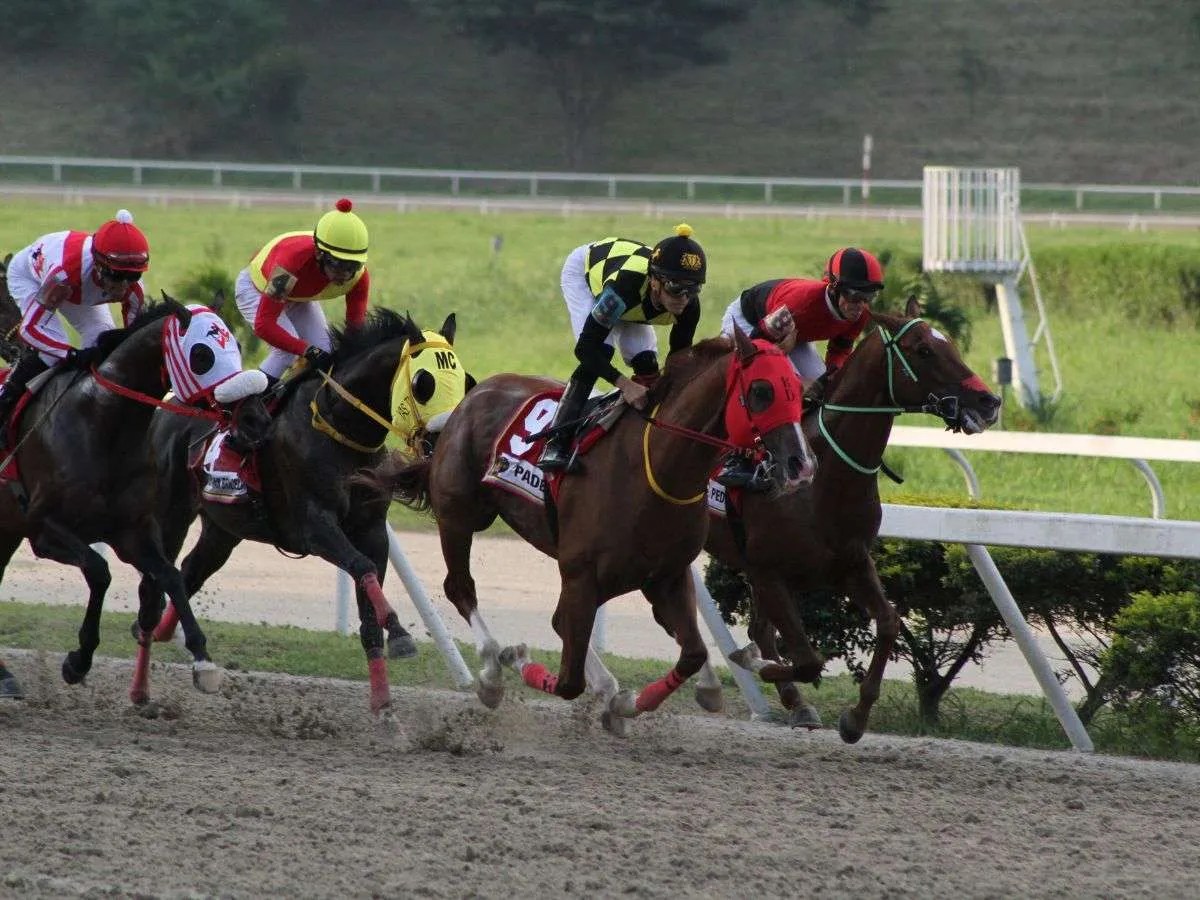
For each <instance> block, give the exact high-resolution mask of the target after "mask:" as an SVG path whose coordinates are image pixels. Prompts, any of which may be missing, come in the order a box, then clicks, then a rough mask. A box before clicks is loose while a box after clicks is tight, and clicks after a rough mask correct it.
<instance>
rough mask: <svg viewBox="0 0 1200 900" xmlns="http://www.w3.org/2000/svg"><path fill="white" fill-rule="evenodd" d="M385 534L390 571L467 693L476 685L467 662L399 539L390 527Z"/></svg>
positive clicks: (456, 681) (455, 679)
mask: <svg viewBox="0 0 1200 900" xmlns="http://www.w3.org/2000/svg"><path fill="white" fill-rule="evenodd" d="M387 530H388V558H389V559H390V560H391V562H392V568H393V569H395V570H396V574H397V575H399V576H400V580H401V581H402V582H404V589H405V590H406V591H408V596H409V597H411V598H412V602H413V605H414V606H415V607H416V608H417V612H418V613H420V614H421V620H422V621H423V622H424V623H425V628H426V629H427V630H428V631H429V634H430V636H431V637H432V638H433V642H434V643H435V644H436V645H437V648H438V650H440V651H441V653H442V656H443V657H445V659H446V665H448V666H449V667H450V674H451V675H452V676H453V677H454V683H455V684H456V685H457V686H458V688H459V690H466V689H467V688H469V687H470V686H471V685H472V684H474V683H475V679H474V677H473V676H472V675H471V670H470V669H468V668H467V664H466V662H465V661H464V660H463V658H462V653H460V652H459V650H458V645H457V644H456V643H454V640H453V639H452V638H451V637H450V632H449V631H447V630H446V623H445V622H443V621H442V617H441V616H440V615H438V611H437V610H436V609H435V608H434V606H433V604H432V603H431V602H430V600H429V595H428V594H426V593H425V588H424V586H423V585H422V584H421V579H420V578H418V577H417V573H416V572H415V571H413V567H412V565H411V564H410V563H409V561H408V557H406V556H405V555H404V548H402V547H401V546H400V539H399V538H397V537H396V532H394V531H393V530H392V526H391V525H388V526H387Z"/></svg>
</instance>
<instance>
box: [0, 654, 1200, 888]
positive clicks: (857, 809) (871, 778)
mask: <svg viewBox="0 0 1200 900" xmlns="http://www.w3.org/2000/svg"><path fill="white" fill-rule="evenodd" d="M10 661H11V663H12V664H13V666H14V668H16V669H17V670H18V671H19V672H20V673H21V674H22V677H23V678H24V680H25V682H26V687H27V688H28V689H29V691H30V695H31V696H30V699H29V700H28V701H27V702H25V703H13V702H8V703H5V704H3V705H0V747H2V748H3V752H0V809H3V812H4V819H3V821H4V827H3V839H2V840H0V895H3V896H14V897H16V896H19V897H32V898H43V897H44V898H50V897H55V898H57V897H72V896H89V897H94V896H121V897H125V896H131V895H136V896H139V897H151V896H155V897H157V896H162V897H209V896H221V897H258V896H264V895H271V896H287V897H318V896H352V897H360V896H361V897H365V896H371V895H382V896H427V897H463V896H497V895H500V894H502V893H505V894H508V893H514V894H516V895H517V896H532V897H537V896H562V895H568V894H570V895H588V896H596V895H598V896H617V895H633V896H654V897H679V896H729V897H733V896H737V897H752V896H796V895H800V894H804V895H809V896H818V897H820V896H845V895H854V896H865V897H881V896H889V897H892V896H913V897H996V896H1055V897H1096V896H1107V897H1111V896H1146V897H1151V896H1153V897H1168V896H1169V897H1192V896H1195V891H1196V877H1197V874H1198V871H1197V863H1196V847H1197V846H1200V790H1198V789H1200V767H1192V766H1184V765H1178V764H1153V763H1138V762H1134V761H1130V760H1119V759H1107V758H1089V757H1083V756H1079V755H1075V754H1071V753H1049V752H1036V751H1017V750H1008V749H1001V748H996V747H985V746H978V745H970V744H956V743H949V742H940V741H933V740H911V739H897V738H890V737H883V736H879V735H868V736H867V737H866V738H865V739H864V740H863V742H862V743H861V744H859V745H857V746H845V745H843V744H841V743H840V741H839V740H838V739H837V737H836V735H835V734H833V733H831V732H816V733H813V734H807V733H801V732H792V731H788V730H785V729H780V728H778V727H774V726H768V725H760V724H753V723H738V722H731V721H728V720H724V719H713V718H701V717H699V716H696V717H692V716H659V717H646V718H643V719H641V720H638V721H636V722H634V723H633V725H632V726H631V729H630V736H629V737H628V738H626V739H624V740H618V739H613V738H611V737H609V736H608V735H607V734H606V733H605V732H603V731H602V730H600V728H599V726H598V725H595V724H594V717H593V714H592V713H593V712H594V711H589V710H587V709H586V708H585V707H582V706H580V705H578V704H567V703H563V702H561V701H553V700H545V701H543V700H534V699H532V695H531V694H529V693H527V692H526V691H525V690H524V689H523V688H522V689H519V690H518V689H514V688H512V687H511V683H510V692H509V699H507V700H506V701H505V703H504V704H503V705H502V706H501V708H500V709H499V710H497V711H496V712H488V711H485V710H484V709H482V707H480V706H479V705H478V703H477V702H476V701H475V700H474V698H473V697H470V696H463V695H457V694H451V693H439V692H428V691H399V692H397V696H396V721H397V722H398V723H399V724H398V726H394V727H392V728H388V727H386V726H380V725H376V724H374V723H373V722H372V721H371V719H370V716H369V715H368V714H367V712H366V709H365V706H366V704H365V691H364V688H363V686H362V685H361V684H349V683H342V682H330V681H314V680H305V679H296V678H287V677H265V676H255V675H250V674H245V673H233V674H230V675H229V676H228V677H227V681H226V684H225V687H224V689H223V691H222V693H221V694H218V695H215V696H204V695H201V694H199V693H197V692H196V691H194V690H193V689H192V688H191V686H190V681H189V677H188V670H187V669H186V668H183V667H177V666H166V667H157V668H156V670H155V672H154V673H153V679H154V684H155V688H156V696H158V697H159V698H160V702H161V707H160V715H159V717H158V718H153V719H150V718H143V717H140V716H139V715H138V714H136V713H135V712H133V711H132V710H131V709H130V708H129V707H128V706H127V704H126V703H125V702H124V696H125V688H126V685H127V681H128V674H129V666H128V664H125V663H116V662H112V661H108V660H100V661H98V663H97V667H96V669H95V670H94V672H93V674H92V676H90V677H89V681H88V684H87V686H85V687H81V688H67V687H65V686H64V685H63V684H62V683H61V681H60V680H59V678H58V672H57V667H58V656H57V655H53V656H51V655H38V654H31V653H14V654H12V658H11V660H10Z"/></svg>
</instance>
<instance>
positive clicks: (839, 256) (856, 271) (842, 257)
mask: <svg viewBox="0 0 1200 900" xmlns="http://www.w3.org/2000/svg"><path fill="white" fill-rule="evenodd" d="M825 280H826V281H828V282H829V283H830V284H831V285H833V287H834V289H839V288H840V289H844V290H849V291H860V292H863V293H872V294H873V293H875V292H876V291H881V290H883V266H881V265H880V264H879V260H877V259H876V258H875V257H874V256H872V255H871V254H870V253H868V252H867V251H866V250H859V249H858V248H857V247H845V248H843V249H841V250H839V251H838V252H837V253H835V254H833V256H831V257H829V263H828V264H827V265H826V266H825Z"/></svg>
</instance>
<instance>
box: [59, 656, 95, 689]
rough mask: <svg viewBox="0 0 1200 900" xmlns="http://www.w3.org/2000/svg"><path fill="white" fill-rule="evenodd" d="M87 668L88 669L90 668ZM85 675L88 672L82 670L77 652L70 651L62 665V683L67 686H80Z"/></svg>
mask: <svg viewBox="0 0 1200 900" xmlns="http://www.w3.org/2000/svg"><path fill="white" fill-rule="evenodd" d="M88 668H90V666H89V667H88ZM87 673H88V670H87V669H86V668H84V667H83V665H82V663H81V662H80V661H79V654H78V652H77V651H75V650H72V651H71V652H70V653H68V654H67V656H66V659H64V660H63V664H62V677H63V681H65V682H66V683H67V684H80V683H81V682H82V681H83V679H84V676H86V675H87Z"/></svg>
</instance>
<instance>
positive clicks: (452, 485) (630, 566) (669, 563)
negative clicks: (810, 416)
mask: <svg viewBox="0 0 1200 900" xmlns="http://www.w3.org/2000/svg"><path fill="white" fill-rule="evenodd" d="M555 387H556V384H555V383H554V382H550V381H546V380H544V379H540V378H528V377H522V376H520V375H497V376H495V377H493V378H490V379H488V380H486V381H484V382H481V383H480V384H479V386H478V387H476V388H475V390H474V391H472V392H471V393H470V394H468V395H467V398H466V400H464V401H463V403H462V404H461V405H460V406H459V407H458V409H457V410H455V412H454V414H453V415H452V416H451V417H450V421H449V423H448V424H447V426H446V429H445V431H444V432H443V433H442V436H441V439H440V440H439V442H438V445H437V449H436V450H435V451H434V454H433V457H432V459H430V460H420V461H417V462H408V461H406V460H404V459H403V458H399V457H393V458H392V459H391V460H389V462H388V463H385V464H384V465H383V466H382V467H380V468H379V469H378V470H376V471H375V472H374V473H373V474H372V475H371V476H369V477H370V478H371V479H372V481H373V483H375V484H376V485H378V486H379V487H381V488H382V489H385V490H390V491H391V492H392V493H393V496H395V497H396V498H397V499H398V500H400V502H402V503H404V504H405V505H407V506H411V507H414V508H417V509H424V508H432V510H433V512H434V514H435V515H436V517H437V522H438V532H439V534H440V537H441V544H442V554H443V556H444V558H445V560H446V569H447V574H446V580H445V582H444V587H445V591H446V597H447V598H448V599H449V600H450V602H451V603H453V604H454V606H455V608H456V609H457V610H458V611H459V613H460V614H461V615H462V617H463V618H464V619H466V620H467V622H469V623H470V625H471V630H472V633H473V634H474V636H475V640H476V646H477V648H478V650H479V653H480V656H481V658H482V659H483V661H484V665H483V670H482V671H481V672H480V676H479V685H478V688H477V692H478V694H479V697H480V699H481V700H482V701H483V702H484V703H485V704H486V705H488V706H493V707H494V706H496V705H497V704H499V702H500V699H501V697H502V696H503V690H504V686H503V682H502V679H501V670H500V666H501V664H506V665H510V666H512V667H513V668H515V669H516V670H517V671H518V672H520V673H521V675H522V678H523V680H524V681H525V682H526V684H529V685H530V686H532V687H535V688H537V689H540V690H542V691H544V692H546V693H550V694H555V695H557V696H559V697H562V698H564V699H567V700H570V699H573V698H575V697H577V696H579V694H580V693H582V692H583V690H584V688H585V684H586V685H590V686H591V687H592V689H593V690H594V691H595V692H596V693H598V694H600V695H601V697H602V698H603V699H604V700H605V701H606V704H605V705H606V710H605V713H604V717H603V718H604V722H605V725H606V727H609V728H610V729H611V730H614V731H617V732H621V731H623V728H624V721H625V720H626V719H629V718H632V717H634V716H636V715H638V714H639V713H642V712H646V711H649V710H652V709H655V708H656V707H657V706H658V705H659V704H660V703H661V702H662V701H663V700H664V699H665V698H666V696H667V695H668V694H670V693H671V692H673V691H674V690H675V689H677V688H678V687H679V685H681V684H682V683H683V682H684V681H686V680H687V679H688V677H690V676H691V675H693V674H695V673H696V672H697V671H699V669H700V668H701V666H702V665H703V664H704V662H705V661H706V659H707V651H706V650H705V646H704V641H703V639H702V637H701V635H700V629H699V626H698V624H697V620H696V601H695V596H694V594H693V588H692V582H691V577H690V572H689V566H690V564H691V562H692V560H693V559H695V557H696V555H697V554H698V553H699V552H700V549H701V546H702V545H703V543H704V535H705V532H706V530H707V521H706V513H705V504H704V503H703V497H704V494H705V485H706V483H707V480H708V476H709V473H710V472H711V471H712V469H713V466H714V463H715V462H716V460H717V458H718V456H719V454H720V452H721V446H722V445H723V444H724V443H725V442H724V441H722V440H720V439H719V437H718V436H720V437H723V436H724V435H726V434H729V433H730V429H733V432H734V433H735V434H736V433H741V432H742V431H745V430H747V429H746V426H747V425H748V426H750V427H751V428H753V427H755V426H757V431H758V433H759V434H760V435H761V441H760V444H759V446H760V450H762V451H765V453H764V454H763V455H764V456H765V457H766V460H767V463H766V466H765V468H766V469H767V470H768V471H769V472H770V476H771V482H772V485H773V490H774V492H775V493H777V494H785V493H789V492H791V491H794V490H796V489H797V488H798V487H799V486H800V485H801V484H802V483H803V482H805V481H808V480H810V479H811V477H812V470H813V469H812V461H811V455H810V453H809V450H808V447H807V445H806V443H805V441H804V438H803V435H802V433H801V431H800V428H799V427H798V420H799V411H800V409H799V399H800V397H799V393H798V391H799V382H798V380H797V379H796V376H795V373H794V372H793V371H792V369H791V366H790V364H789V363H788V362H787V359H786V358H785V357H784V356H783V355H782V354H781V353H779V351H778V350H777V349H776V348H775V347H773V346H771V345H769V344H766V343H754V342H751V341H750V340H749V339H748V338H746V337H745V336H744V335H742V334H740V333H739V334H737V335H736V337H735V339H734V340H730V339H727V338H714V339H711V340H708V341H704V342H702V343H700V344H697V345H696V346H694V347H692V348H691V349H689V350H685V351H679V352H677V353H674V354H672V355H671V357H670V358H669V359H668V361H667V365H666V369H665V371H664V373H663V376H662V378H661V379H660V381H659V382H658V384H657V385H655V387H654V388H653V390H652V392H651V397H650V405H649V406H648V408H651V409H653V408H654V406H655V405H658V406H659V409H658V412H657V413H656V414H652V416H651V418H652V419H653V421H654V422H655V423H656V424H657V426H658V427H652V425H651V421H650V420H644V418H639V417H638V416H634V415H630V414H628V412H626V413H624V414H623V415H622V416H621V418H620V419H619V420H618V421H617V423H616V424H615V425H614V426H613V427H612V430H611V431H610V433H609V434H608V436H607V437H605V438H604V439H603V440H601V441H600V442H599V443H598V444H597V445H596V446H595V447H594V448H593V449H592V450H591V452H590V453H589V454H588V455H587V456H586V458H585V464H584V470H585V471H584V472H583V473H582V474H579V475H568V476H566V477H565V478H564V479H563V481H562V485H561V489H560V490H559V493H558V496H557V502H556V507H557V508H556V513H557V516H556V518H557V529H556V528H555V525H554V522H553V521H552V519H551V517H550V516H548V515H547V511H546V510H545V509H543V508H541V507H539V506H537V505H535V504H534V503H531V502H529V501H528V500H526V499H523V498H520V497H516V496H514V495H512V494H509V493H506V492H504V491H502V490H499V489H497V488H495V487H492V486H490V485H488V484H485V483H484V482H483V480H482V479H483V477H484V475H485V474H486V472H487V469H488V464H489V460H490V459H491V456H492V450H493V447H494V446H495V444H496V442H497V439H498V438H499V436H500V435H501V434H502V433H503V432H504V430H505V427H506V425H507V424H508V423H509V422H510V421H511V420H512V419H513V417H514V415H516V414H517V413H518V411H519V410H521V409H522V407H523V404H525V403H526V402H527V401H528V400H529V398H531V397H533V396H535V395H536V394H538V393H540V392H544V391H547V390H551V389H553V388H555ZM784 412H786V414H781V413H784ZM747 420H748V421H747ZM714 438H716V439H714ZM497 516H500V518H502V519H503V520H504V521H505V522H507V523H508V524H509V525H510V526H512V528H513V530H514V531H516V532H517V533H518V534H520V535H521V536H522V537H523V538H525V540H527V541H528V542H529V543H531V544H533V546H535V547H536V548H537V549H539V550H541V551H542V552H543V553H546V554H547V555H549V556H552V557H554V558H556V559H557V560H558V567H559V572H560V574H561V576H562V592H561V594H560V595H559V600H558V607H557V609H556V610H555V613H554V618H553V625H554V630H555V631H556V632H557V633H558V635H559V637H560V638H562V642H563V652H562V664H561V667H560V669H559V673H558V676H557V677H555V676H554V675H551V674H550V673H549V672H547V671H546V670H545V667H544V666H541V665H540V664H538V663H532V662H530V660H529V659H528V657H527V656H526V654H525V652H524V645H518V646H517V647H515V648H514V647H510V648H505V649H504V650H503V651H501V650H500V647H499V645H498V644H497V642H496V641H495V639H493V638H492V636H491V634H490V633H489V632H488V629H487V626H486V625H485V624H484V623H483V620H482V618H481V617H480V615H479V611H478V608H477V606H478V599H477V597H476V594H475V582H474V579H473V578H472V577H471V568H470V554H471V542H472V539H473V535H474V533H475V532H477V531H481V530H483V529H484V528H487V527H488V526H489V525H490V524H491V523H492V522H493V521H494V520H495V519H496V517H497ZM632 590H641V591H642V593H643V594H644V595H645V597H646V599H647V600H649V601H650V605H651V607H652V610H653V613H654V618H655V620H656V621H657V622H658V623H659V624H660V625H662V626H663V628H665V629H666V630H667V632H668V633H670V634H672V635H673V636H674V637H675V639H676V641H677V642H678V643H679V646H680V656H679V659H678V662H677V663H676V664H675V667H674V669H673V670H672V671H671V672H670V673H669V674H668V675H667V676H665V677H664V678H662V679H660V680H659V681H657V682H655V683H653V684H651V685H649V686H647V687H646V688H645V689H644V690H643V691H641V693H640V694H636V695H635V694H634V693H633V692H631V691H626V692H621V693H619V692H618V688H617V684H616V679H615V678H613V676H612V675H611V673H609V672H608V671H607V670H606V669H605V668H604V667H603V664H602V663H600V660H599V657H598V656H597V655H596V654H595V652H594V651H592V650H591V648H590V638H591V633H592V626H593V623H594V621H595V617H596V610H597V609H599V608H600V606H601V605H602V604H603V603H604V602H605V601H607V600H609V599H611V598H613V597H616V596H618V595H619V594H623V593H626V592H628V591H632ZM718 696H719V695H718Z"/></svg>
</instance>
